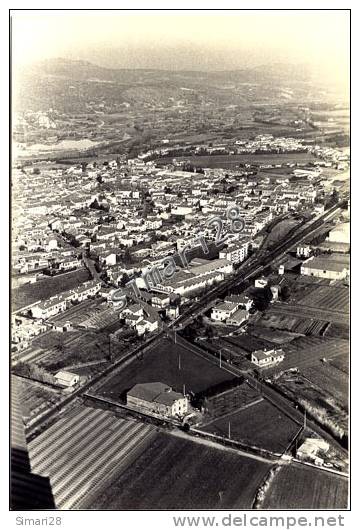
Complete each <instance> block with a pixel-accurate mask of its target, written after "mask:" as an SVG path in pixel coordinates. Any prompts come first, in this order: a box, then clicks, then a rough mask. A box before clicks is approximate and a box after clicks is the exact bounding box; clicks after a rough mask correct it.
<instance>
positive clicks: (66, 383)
mask: <svg viewBox="0 0 360 530" xmlns="http://www.w3.org/2000/svg"><path fill="white" fill-rule="evenodd" d="M55 379H56V382H57V383H58V384H59V385H61V386H63V387H74V386H75V385H76V384H78V383H79V381H80V376H79V375H78V374H73V373H71V372H65V371H64V372H58V373H57V374H56V375H55Z"/></svg>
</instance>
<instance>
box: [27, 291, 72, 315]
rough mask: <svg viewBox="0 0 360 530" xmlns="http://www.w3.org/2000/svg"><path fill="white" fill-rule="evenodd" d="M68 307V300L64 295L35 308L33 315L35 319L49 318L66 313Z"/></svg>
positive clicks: (45, 301) (33, 308) (50, 299)
mask: <svg viewBox="0 0 360 530" xmlns="http://www.w3.org/2000/svg"><path fill="white" fill-rule="evenodd" d="M66 307H67V299H66V298H65V297H64V296H63V295H57V296H53V297H52V298H49V300H44V301H43V302H39V303H38V304H36V305H35V306H33V307H32V308H31V314H32V316H33V317H34V318H49V317H52V316H54V315H57V314H58V313H60V311H65V309H66Z"/></svg>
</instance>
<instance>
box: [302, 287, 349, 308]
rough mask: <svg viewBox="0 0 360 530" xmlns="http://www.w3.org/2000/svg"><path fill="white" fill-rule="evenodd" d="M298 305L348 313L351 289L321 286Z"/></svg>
mask: <svg viewBox="0 0 360 530" xmlns="http://www.w3.org/2000/svg"><path fill="white" fill-rule="evenodd" d="M298 303H299V304H300V305H305V306H309V307H319V308H322V309H327V310H329V309H330V310H335V311H343V312H345V313H348V312H349V288H348V287H345V286H325V285H323V286H319V287H317V288H316V289H314V291H313V292H311V293H310V294H308V295H307V296H305V297H304V298H303V299H302V300H300V301H299V302H298Z"/></svg>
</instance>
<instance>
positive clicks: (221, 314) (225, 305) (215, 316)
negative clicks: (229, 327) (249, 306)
mask: <svg viewBox="0 0 360 530" xmlns="http://www.w3.org/2000/svg"><path fill="white" fill-rule="evenodd" d="M237 308H238V304H234V303H232V302H221V303H220V304H218V305H216V306H215V307H213V308H212V311H211V315H210V318H211V320H215V321H218V322H223V321H224V320H226V319H228V318H229V317H231V315H233V314H234V313H235V311H236V310H237Z"/></svg>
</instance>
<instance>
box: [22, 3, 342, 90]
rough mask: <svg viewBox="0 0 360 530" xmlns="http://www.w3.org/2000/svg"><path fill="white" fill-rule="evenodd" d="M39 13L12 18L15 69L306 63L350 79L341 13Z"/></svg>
mask: <svg viewBox="0 0 360 530" xmlns="http://www.w3.org/2000/svg"><path fill="white" fill-rule="evenodd" d="M45 13H46V14H44V13H39V12H38V13H36V14H27V12H26V13H25V14H24V13H23V12H19V13H15V14H13V15H12V50H13V64H14V66H15V67H17V66H22V65H24V64H29V63H31V62H34V61H39V60H43V59H49V58H53V57H64V58H71V59H83V60H88V61H90V62H93V63H96V64H98V65H101V66H106V67H112V68H154V69H166V70H168V69H169V70H228V69H238V68H243V67H252V66H258V65H263V64H268V63H270V62H271V63H290V64H306V65H308V66H309V67H310V68H311V69H312V70H313V71H314V72H315V73H316V74H317V75H319V76H324V77H325V78H326V79H329V81H330V82H333V83H334V84H339V83H343V82H344V80H345V79H346V80H347V78H348V74H349V56H350V53H349V32H350V24H349V22H350V15H349V12H348V11H345V10H344V11H292V12H291V11H262V12H256V11H253V12H246V11H242V12H240V11H235V12H233V11H231V12H230V11H228V12H224V11H220V12H219V11H217V12H205V13H204V12H192V14H191V15H189V14H183V13H184V12H180V13H178V12H172V14H169V12H148V13H146V14H144V12H142V14H141V16H139V15H138V14H137V13H136V12H134V13H131V12H126V14H122V13H120V12H116V13H109V12H95V13H94V12H92V13H91V14H88V13H87V14H86V15H84V14H81V13H79V12H73V14H71V15H69V14H67V13H65V12H64V14H62V13H61V12H60V13H59V12H58V13H53V14H51V13H50V12H45Z"/></svg>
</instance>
